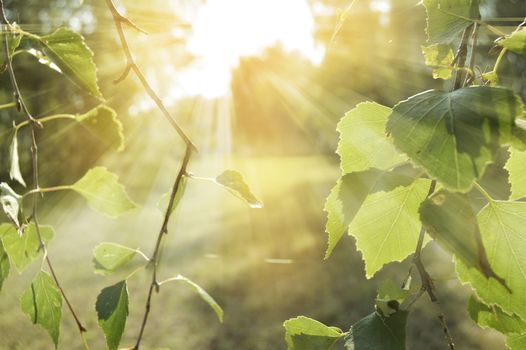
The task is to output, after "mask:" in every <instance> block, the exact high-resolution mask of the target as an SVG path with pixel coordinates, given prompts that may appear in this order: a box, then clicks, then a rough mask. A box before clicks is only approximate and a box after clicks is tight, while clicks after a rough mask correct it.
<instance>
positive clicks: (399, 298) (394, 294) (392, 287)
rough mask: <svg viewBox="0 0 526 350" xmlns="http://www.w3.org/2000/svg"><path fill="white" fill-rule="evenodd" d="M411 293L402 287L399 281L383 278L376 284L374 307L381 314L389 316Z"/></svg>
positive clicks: (396, 310) (397, 309)
mask: <svg viewBox="0 0 526 350" xmlns="http://www.w3.org/2000/svg"><path fill="white" fill-rule="evenodd" d="M410 294H411V292H410V291H409V290H408V289H402V287H401V285H400V283H396V282H394V281H393V280H384V281H382V282H381V283H380V285H379V286H378V294H377V296H376V309H377V310H378V311H379V312H380V313H381V314H382V315H383V316H390V315H392V314H394V313H395V312H398V311H399V307H400V304H402V303H403V302H404V300H405V299H406V298H407V297H408V296H409V295H410Z"/></svg>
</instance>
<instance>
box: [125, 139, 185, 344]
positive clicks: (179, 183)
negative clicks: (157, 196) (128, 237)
mask: <svg viewBox="0 0 526 350" xmlns="http://www.w3.org/2000/svg"><path fill="white" fill-rule="evenodd" d="M193 151H194V150H193V148H192V147H191V146H190V145H187V146H186V151H185V155H184V159H183V163H182V165H181V169H180V170H179V173H178V174H177V177H176V179H175V183H174V185H173V187H172V192H171V194H170V201H169V202H168V207H167V208H166V212H165V214H164V220H163V224H162V226H161V229H160V231H159V234H158V236H157V242H156V243H155V249H154V252H153V256H152V258H151V263H152V264H153V272H152V281H151V283H150V287H149V289H148V296H147V298H146V307H145V311H144V316H143V320H142V323H141V329H140V331H139V336H138V338H137V343H136V344H135V346H134V347H133V349H134V350H139V346H140V345H141V341H142V337H143V335H144V329H145V328H146V323H147V322H148V316H149V314H150V309H151V303H152V296H153V291H154V290H155V291H156V292H159V288H160V285H161V283H159V281H158V280H157V268H158V266H159V255H160V252H161V249H160V247H161V243H162V241H163V237H164V236H166V235H167V234H168V222H169V221H170V217H171V215H172V212H173V209H174V203H175V196H176V195H177V192H178V191H179V190H180V187H181V186H182V184H183V182H182V179H183V176H186V173H187V169H188V164H189V163H190V159H191V157H192V153H193Z"/></svg>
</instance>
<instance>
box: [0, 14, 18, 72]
mask: <svg viewBox="0 0 526 350" xmlns="http://www.w3.org/2000/svg"><path fill="white" fill-rule="evenodd" d="M18 29H19V27H18V25H17V24H10V25H9V31H8V32H7V47H8V49H9V50H8V51H9V57H10V58H11V57H12V56H13V54H14V53H15V51H16V49H17V48H18V46H20V41H21V40H22V37H23V36H22V35H21V34H20V32H19V31H18ZM5 64H6V60H5V54H4V38H3V37H2V36H1V35H0V66H4V65H5Z"/></svg>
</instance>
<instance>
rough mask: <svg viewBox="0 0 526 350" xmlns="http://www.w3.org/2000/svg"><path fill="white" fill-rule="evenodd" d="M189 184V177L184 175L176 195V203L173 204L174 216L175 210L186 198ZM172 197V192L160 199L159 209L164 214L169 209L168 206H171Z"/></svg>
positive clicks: (171, 211)
mask: <svg viewBox="0 0 526 350" xmlns="http://www.w3.org/2000/svg"><path fill="white" fill-rule="evenodd" d="M187 182H188V177H187V176H186V175H183V177H182V178H181V183H180V184H179V188H178V189H177V193H176V194H175V197H174V202H173V204H172V207H171V210H170V214H172V213H173V212H174V210H175V209H176V208H177V207H178V206H179V203H180V202H181V199H182V198H183V196H184V192H185V190H186V184H187ZM171 195H172V191H170V192H167V193H165V194H163V195H162V196H161V198H160V199H159V202H158V203H157V208H159V210H160V211H161V212H162V213H163V214H164V212H166V210H167V209H168V205H169V204H170V196H171Z"/></svg>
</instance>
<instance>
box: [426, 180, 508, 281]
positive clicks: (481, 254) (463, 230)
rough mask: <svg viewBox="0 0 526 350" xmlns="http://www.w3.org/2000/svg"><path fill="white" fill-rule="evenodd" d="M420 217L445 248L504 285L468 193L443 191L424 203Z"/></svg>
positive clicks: (432, 235)
mask: <svg viewBox="0 0 526 350" xmlns="http://www.w3.org/2000/svg"><path fill="white" fill-rule="evenodd" d="M420 219H421V220H422V224H423V225H424V228H425V229H426V230H427V232H428V233H429V234H430V235H431V237H433V238H434V239H435V240H436V241H437V242H438V243H439V244H440V245H441V246H442V247H444V249H446V250H448V251H450V252H451V253H453V254H455V256H456V257H458V258H459V259H460V260H462V261H463V262H464V263H466V264H467V265H468V266H470V267H474V268H476V269H478V270H479V271H481V272H482V273H483V274H484V276H486V278H490V277H493V278H495V279H496V280H498V281H500V282H501V283H503V284H504V282H503V281H502V278H501V277H499V276H498V275H496V274H495V272H494V271H493V269H492V267H491V264H490V262H489V261H488V257H487V255H486V250H485V249H484V244H483V242H482V238H481V233H480V229H479V225H478V223H477V218H476V216H475V213H474V212H473V208H472V207H471V205H470V203H469V199H468V197H467V195H465V194H459V193H450V192H448V191H445V190H440V191H439V192H437V193H435V194H434V195H433V196H431V197H430V198H429V199H428V200H426V201H425V202H424V203H422V206H421V207H420ZM486 246H487V247H491V245H486Z"/></svg>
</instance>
